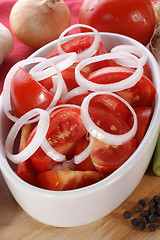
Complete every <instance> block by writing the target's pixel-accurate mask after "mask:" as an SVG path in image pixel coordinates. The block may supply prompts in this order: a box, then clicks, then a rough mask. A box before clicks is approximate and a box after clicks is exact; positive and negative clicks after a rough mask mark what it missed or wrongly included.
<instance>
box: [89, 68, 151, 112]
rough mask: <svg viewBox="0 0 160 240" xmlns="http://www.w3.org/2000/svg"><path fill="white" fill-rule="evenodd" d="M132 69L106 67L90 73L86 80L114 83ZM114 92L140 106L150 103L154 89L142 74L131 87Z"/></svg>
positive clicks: (134, 105)
mask: <svg viewBox="0 0 160 240" xmlns="http://www.w3.org/2000/svg"><path fill="white" fill-rule="evenodd" d="M134 71H135V70H133V69H129V68H126V67H117V66H116V67H106V68H102V69H100V70H97V71H95V72H93V73H91V74H90V75H89V78H88V80H89V81H92V82H95V83H99V84H109V83H115V82H119V81H121V80H123V79H125V78H127V77H129V76H131V75H132V74H133V73H134ZM116 93H117V94H118V95H119V96H121V97H122V98H124V99H125V100H126V101H127V102H128V103H129V104H130V105H131V106H132V107H142V106H150V105H152V103H153V101H154V99H155V94H156V89H155V86H154V85H153V84H152V82H151V81H150V80H149V79H148V78H147V77H146V76H145V75H143V76H142V78H141V79H140V80H139V81H138V83H137V84H135V85H134V86H133V87H131V88H128V89H125V90H122V91H118V92H116Z"/></svg>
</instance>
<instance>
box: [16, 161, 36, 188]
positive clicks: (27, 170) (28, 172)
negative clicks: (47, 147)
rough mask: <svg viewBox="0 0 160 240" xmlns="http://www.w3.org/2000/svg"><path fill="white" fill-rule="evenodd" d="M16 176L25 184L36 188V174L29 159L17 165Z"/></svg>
mask: <svg viewBox="0 0 160 240" xmlns="http://www.w3.org/2000/svg"><path fill="white" fill-rule="evenodd" d="M16 174H17V176H19V177H20V178H21V179H22V180H24V181H25V182H27V183H29V184H31V185H33V186H38V181H37V173H36V171H35V170H34V168H33V166H32V163H31V161H30V159H28V160H26V161H24V162H22V163H19V164H18V165H17V171H16Z"/></svg>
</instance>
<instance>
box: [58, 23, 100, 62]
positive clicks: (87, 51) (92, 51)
mask: <svg viewBox="0 0 160 240" xmlns="http://www.w3.org/2000/svg"><path fill="white" fill-rule="evenodd" d="M77 27H84V28H88V29H91V30H92V31H93V32H94V34H95V37H94V41H93V43H92V45H91V46H90V47H89V48H88V49H85V50H84V51H82V52H80V53H78V54H77V62H80V61H82V60H83V59H86V58H88V57H91V56H93V55H94V54H95V53H96V52H97V50H98V47H99V44H100V41H101V36H100V34H99V32H98V31H97V30H96V29H95V28H93V27H91V26H88V25H85V24H75V25H72V26H70V27H69V28H67V29H65V30H64V31H63V32H62V33H61V35H60V36H59V39H58V43H57V49H58V52H59V53H60V54H65V53H66V52H65V51H63V49H62V47H61V41H62V38H63V37H64V36H65V35H66V33H68V32H69V31H71V30H72V29H74V28H77Z"/></svg>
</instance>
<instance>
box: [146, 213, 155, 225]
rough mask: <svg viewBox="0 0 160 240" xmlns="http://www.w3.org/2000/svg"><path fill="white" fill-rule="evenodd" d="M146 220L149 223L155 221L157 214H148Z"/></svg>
mask: <svg viewBox="0 0 160 240" xmlns="http://www.w3.org/2000/svg"><path fill="white" fill-rule="evenodd" d="M148 221H149V222H150V223H155V222H157V216H156V215H154V214H152V215H150V216H149V217H148Z"/></svg>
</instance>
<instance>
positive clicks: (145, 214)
mask: <svg viewBox="0 0 160 240" xmlns="http://www.w3.org/2000/svg"><path fill="white" fill-rule="evenodd" d="M141 216H142V217H148V216H149V210H144V211H142V212H141Z"/></svg>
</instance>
